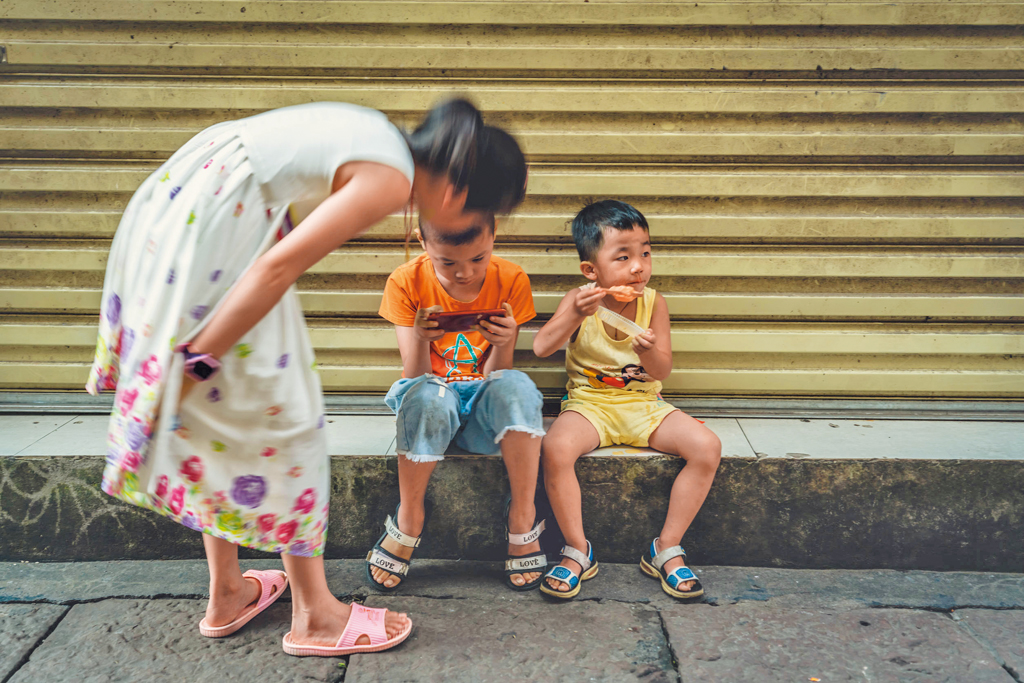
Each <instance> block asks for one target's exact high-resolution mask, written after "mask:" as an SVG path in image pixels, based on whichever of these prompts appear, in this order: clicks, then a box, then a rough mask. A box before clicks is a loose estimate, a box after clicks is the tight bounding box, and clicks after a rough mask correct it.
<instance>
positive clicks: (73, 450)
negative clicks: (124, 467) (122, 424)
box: [18, 415, 110, 456]
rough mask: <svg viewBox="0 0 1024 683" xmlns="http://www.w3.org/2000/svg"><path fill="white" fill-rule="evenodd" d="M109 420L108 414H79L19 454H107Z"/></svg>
mask: <svg viewBox="0 0 1024 683" xmlns="http://www.w3.org/2000/svg"><path fill="white" fill-rule="evenodd" d="M109 422H110V418H109V417H107V416H106V415H79V416H78V417H75V418H73V419H71V420H69V421H68V422H66V423H65V424H63V425H61V426H60V427H59V428H58V429H55V430H54V431H52V432H50V433H49V434H47V435H46V436H44V437H43V438H41V439H39V440H38V441H36V442H35V443H33V444H32V445H30V446H29V447H27V448H24V449H22V450H21V451H19V452H18V455H49V456H62V455H106V454H107V426H108V423H109Z"/></svg>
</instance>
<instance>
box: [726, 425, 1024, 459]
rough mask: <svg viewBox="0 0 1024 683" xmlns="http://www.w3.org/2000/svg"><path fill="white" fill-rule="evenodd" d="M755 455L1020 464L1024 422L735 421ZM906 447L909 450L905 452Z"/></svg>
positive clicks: (1023, 445)
mask: <svg viewBox="0 0 1024 683" xmlns="http://www.w3.org/2000/svg"><path fill="white" fill-rule="evenodd" d="M739 424H740V426H741V427H742V428H743V433H744V434H745V435H746V436H747V438H748V439H749V440H750V445H751V446H752V447H753V448H754V451H755V452H756V453H757V455H758V456H759V457H768V458H786V457H789V458H829V459H830V458H838V459H850V458H854V459H863V458H864V457H865V454H866V453H870V454H871V457H872V458H894V459H907V458H909V459H927V460H1017V461H1019V460H1022V459H1024V422H1019V421H1017V422H987V421H986V422H981V421H978V422H971V421H955V420H949V421H937V420H838V419H832V420H810V419H803V420H801V419H789V420H780V419H757V418H740V420H739ZM908 444H912V447H910V448H908Z"/></svg>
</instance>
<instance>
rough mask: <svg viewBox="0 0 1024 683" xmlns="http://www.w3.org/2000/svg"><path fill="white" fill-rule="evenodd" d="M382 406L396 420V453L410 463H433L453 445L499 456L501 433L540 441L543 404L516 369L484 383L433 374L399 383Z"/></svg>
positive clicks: (525, 375) (539, 395)
mask: <svg viewBox="0 0 1024 683" xmlns="http://www.w3.org/2000/svg"><path fill="white" fill-rule="evenodd" d="M384 402H385V403H387V404H388V407H389V408H391V410H393V411H394V413H395V415H397V416H398V425H397V432H398V434H397V436H398V439H397V444H396V448H397V450H398V452H399V453H400V454H402V455H404V456H405V457H406V458H408V459H409V460H411V461H413V462H437V461H438V460H443V459H444V452H445V451H446V450H448V446H449V445H450V444H451V443H452V442H453V441H454V442H455V445H456V446H458V447H459V448H461V449H463V450H466V451H469V452H470V453H479V454H481V455H491V454H494V453H499V452H500V451H501V445H500V444H501V440H502V439H503V438H505V434H506V432H509V431H514V432H526V433H527V434H532V435H534V436H538V437H540V436H544V422H543V418H542V417H541V407H542V406H543V403H544V399H543V397H542V396H541V393H540V392H539V391H537V386H536V385H535V384H534V383H533V380H532V379H530V377H529V376H528V375H527V374H526V373H523V372H520V371H518V370H495V371H494V372H492V373H491V374H490V375H488V376H487V377H486V378H485V379H481V380H470V381H465V382H451V383H448V382H445V381H444V380H443V379H442V378H440V377H438V376H437V375H430V374H428V375H422V376H420V377H413V378H409V379H400V380H398V381H397V382H395V383H394V384H392V385H391V389H390V390H389V391H388V395H387V396H386V397H385V398H384Z"/></svg>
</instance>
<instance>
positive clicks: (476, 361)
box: [441, 333, 490, 381]
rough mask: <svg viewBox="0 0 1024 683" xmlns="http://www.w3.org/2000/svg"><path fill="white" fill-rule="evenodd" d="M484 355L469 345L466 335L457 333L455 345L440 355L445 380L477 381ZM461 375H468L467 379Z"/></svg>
mask: <svg viewBox="0 0 1024 683" xmlns="http://www.w3.org/2000/svg"><path fill="white" fill-rule="evenodd" d="M488 350H490V349H488ZM486 355H487V354H485V353H481V352H480V349H479V348H477V347H475V346H473V345H472V344H470V343H469V340H468V339H466V335H464V334H462V333H459V334H458V335H457V336H456V337H455V343H454V344H452V345H451V346H449V347H448V348H447V349H445V350H444V351H443V352H442V353H441V358H443V359H444V366H445V368H446V369H447V370H448V372H446V373H445V376H444V378H445V380H446V381H457V380H460V379H479V375H480V370H479V368H480V365H481V364H482V363H483V360H484V356H486ZM463 366H468V367H463ZM463 375H469V377H465V378H463Z"/></svg>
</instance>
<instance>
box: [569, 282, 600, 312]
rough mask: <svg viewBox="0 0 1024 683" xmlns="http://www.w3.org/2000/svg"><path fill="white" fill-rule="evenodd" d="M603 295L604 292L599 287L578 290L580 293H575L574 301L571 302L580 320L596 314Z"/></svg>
mask: <svg viewBox="0 0 1024 683" xmlns="http://www.w3.org/2000/svg"><path fill="white" fill-rule="evenodd" d="M604 294H605V292H604V290H603V289H601V288H600V287H593V288H591V289H583V288H580V291H578V292H576V300H575V301H574V302H573V305H574V307H575V308H576V314H577V315H579V316H580V317H581V318H587V317H589V316H592V315H594V314H595V313H597V307H598V306H600V305H601V301H602V300H603V299H604Z"/></svg>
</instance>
